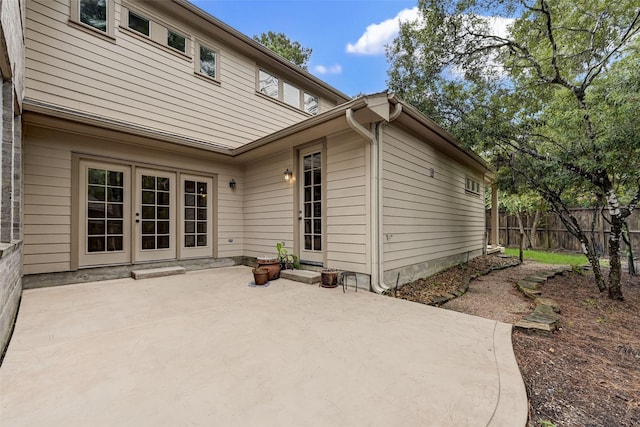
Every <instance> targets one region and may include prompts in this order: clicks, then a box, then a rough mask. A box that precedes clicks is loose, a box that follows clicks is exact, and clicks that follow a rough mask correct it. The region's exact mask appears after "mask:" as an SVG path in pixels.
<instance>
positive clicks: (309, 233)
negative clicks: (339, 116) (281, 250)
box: [298, 146, 325, 264]
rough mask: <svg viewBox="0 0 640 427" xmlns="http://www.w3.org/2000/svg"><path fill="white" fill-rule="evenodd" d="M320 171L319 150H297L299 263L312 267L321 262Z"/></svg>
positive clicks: (321, 171) (322, 254)
mask: <svg viewBox="0 0 640 427" xmlns="http://www.w3.org/2000/svg"><path fill="white" fill-rule="evenodd" d="M322 169H323V165H322V149H321V147H319V146H315V147H311V148H309V149H306V150H302V151H300V165H299V169H298V170H299V171H300V175H301V177H300V178H301V179H299V191H300V195H299V200H300V212H299V218H300V221H299V222H300V261H301V262H304V261H307V262H311V263H313V264H322V263H323V261H324V252H323V250H324V248H323V245H324V239H323V235H324V234H323V233H324V228H325V224H324V218H323V212H324V210H323V204H324V200H323V194H324V192H323V188H322V174H323V170H322Z"/></svg>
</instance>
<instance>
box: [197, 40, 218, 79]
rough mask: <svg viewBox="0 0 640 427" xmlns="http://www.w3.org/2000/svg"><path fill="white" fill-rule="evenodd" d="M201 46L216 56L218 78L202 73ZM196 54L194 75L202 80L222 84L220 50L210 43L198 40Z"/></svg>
mask: <svg viewBox="0 0 640 427" xmlns="http://www.w3.org/2000/svg"><path fill="white" fill-rule="evenodd" d="M200 46H202V47H204V48H205V49H208V50H210V51H212V52H214V53H215V54H216V76H215V77H211V76H210V75H209V74H205V73H203V72H202V71H200ZM193 50H194V54H193V65H194V70H193V71H194V73H195V74H196V75H197V76H199V77H202V78H205V79H207V80H210V81H212V82H215V83H218V84H219V83H220V61H221V59H222V55H221V54H220V49H218V48H216V47H214V46H212V45H211V44H210V43H206V42H203V41H201V40H196V43H195V48H194V49H193Z"/></svg>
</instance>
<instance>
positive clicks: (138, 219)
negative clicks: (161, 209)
mask: <svg viewBox="0 0 640 427" xmlns="http://www.w3.org/2000/svg"><path fill="white" fill-rule="evenodd" d="M139 216H140V212H136V224H137V223H139V222H140V218H138V217H139Z"/></svg>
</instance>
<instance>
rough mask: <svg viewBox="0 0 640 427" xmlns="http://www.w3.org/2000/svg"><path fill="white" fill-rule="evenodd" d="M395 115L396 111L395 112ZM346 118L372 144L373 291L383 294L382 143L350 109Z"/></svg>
mask: <svg viewBox="0 0 640 427" xmlns="http://www.w3.org/2000/svg"><path fill="white" fill-rule="evenodd" d="M394 113H395V111H394ZM345 118H346V120H347V124H348V125H349V127H350V128H351V129H353V130H354V131H355V132H356V133H358V134H359V135H360V136H362V137H363V138H364V139H365V140H367V141H368V142H369V143H370V144H371V174H370V175H371V182H370V191H371V206H370V215H369V216H370V225H371V228H370V236H371V289H373V291H374V292H376V293H379V294H380V293H383V292H384V291H386V290H388V289H389V288H388V287H387V286H385V284H384V283H383V281H382V277H383V274H382V267H383V266H382V263H381V262H380V260H381V259H382V257H381V247H380V236H381V235H382V232H381V230H382V223H381V221H380V218H381V216H380V215H381V212H382V204H381V203H380V201H381V198H380V193H381V186H380V176H381V166H382V165H381V163H380V161H379V156H380V151H379V150H380V148H381V147H380V143H379V139H378V138H379V135H377V133H378V132H376V131H374V133H372V132H371V131H369V130H368V129H366V128H365V127H364V126H362V125H361V124H360V123H358V122H357V121H356V120H355V119H354V117H353V110H352V109H351V108H348V109H347V110H346V114H345ZM380 123H381V122H376V123H374V129H376V130H378V129H379V126H380Z"/></svg>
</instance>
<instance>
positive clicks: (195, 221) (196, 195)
mask: <svg viewBox="0 0 640 427" xmlns="http://www.w3.org/2000/svg"><path fill="white" fill-rule="evenodd" d="M181 188H182V209H181V212H182V220H181V222H182V236H181V240H182V254H181V258H185V257H198V256H213V237H212V231H213V224H212V223H213V218H212V206H211V205H212V201H213V198H212V196H213V193H212V190H213V179H212V178H207V177H199V176H191V175H182V176H181Z"/></svg>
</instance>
